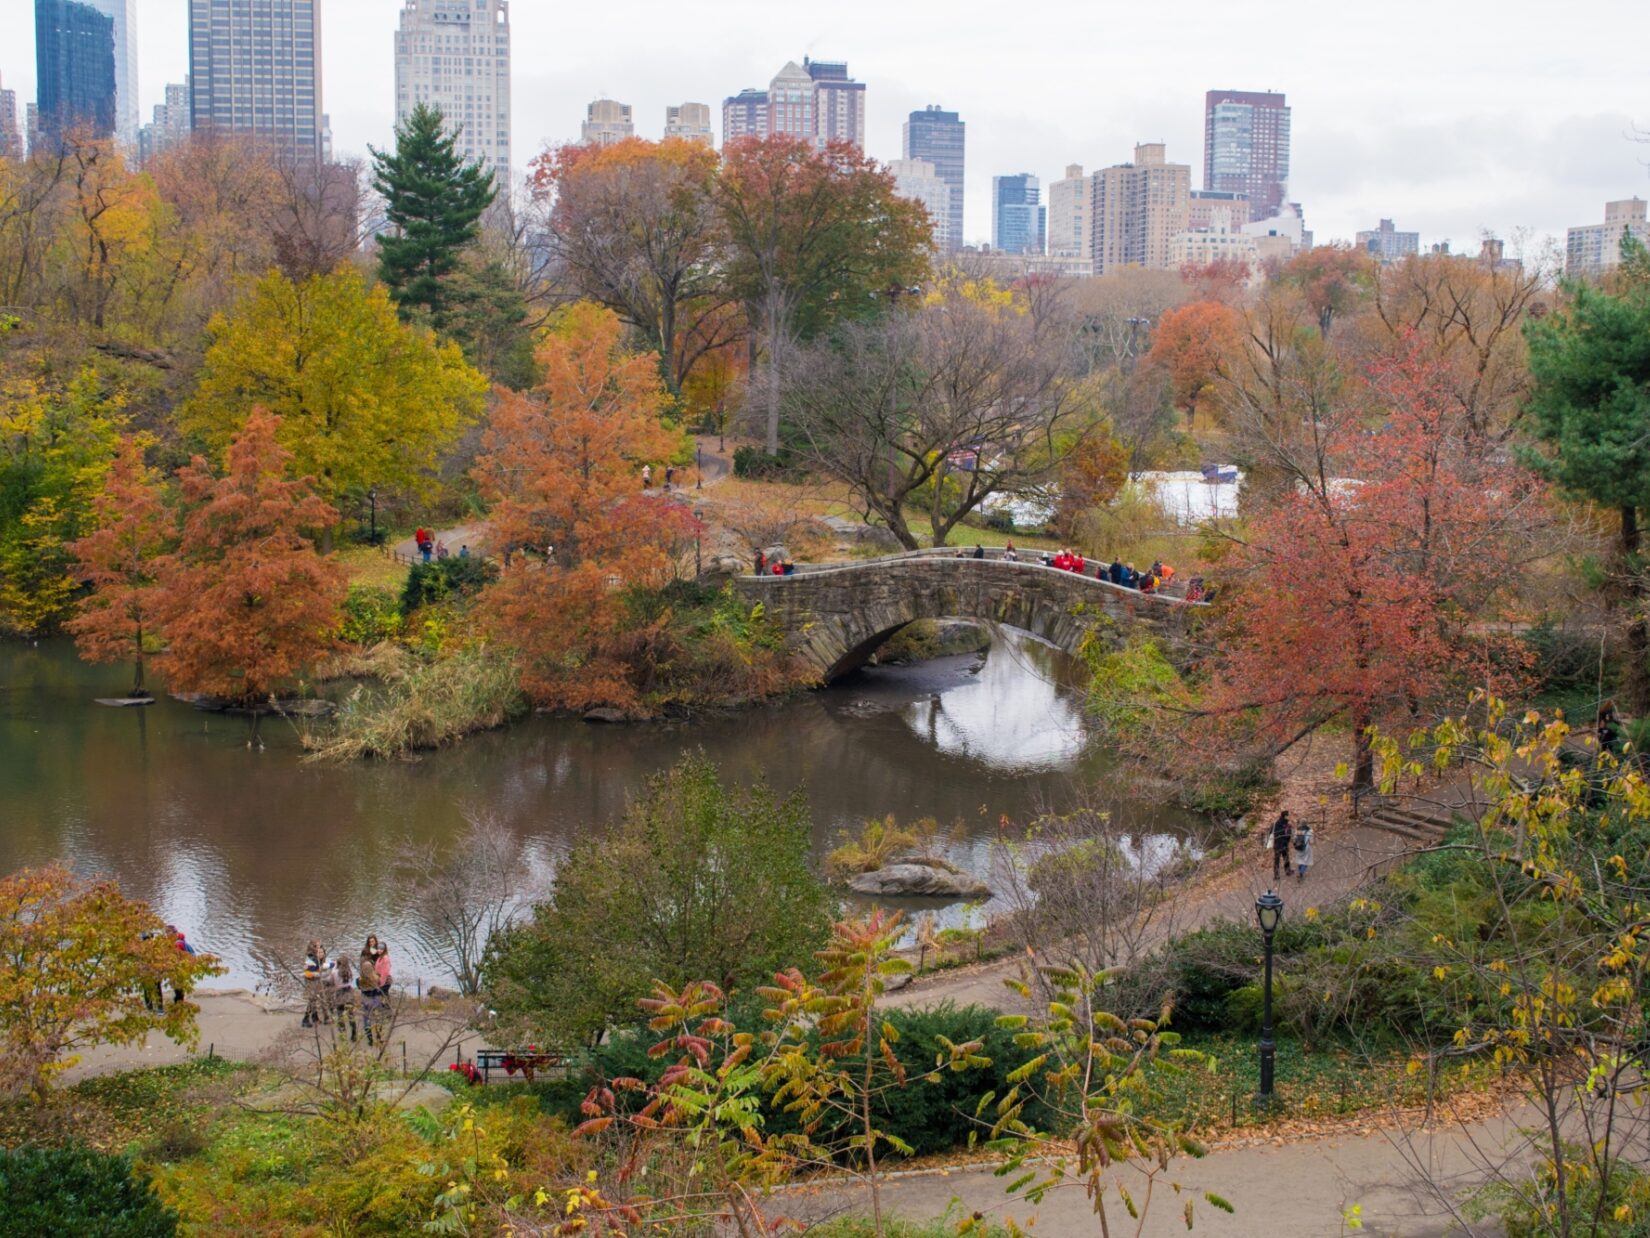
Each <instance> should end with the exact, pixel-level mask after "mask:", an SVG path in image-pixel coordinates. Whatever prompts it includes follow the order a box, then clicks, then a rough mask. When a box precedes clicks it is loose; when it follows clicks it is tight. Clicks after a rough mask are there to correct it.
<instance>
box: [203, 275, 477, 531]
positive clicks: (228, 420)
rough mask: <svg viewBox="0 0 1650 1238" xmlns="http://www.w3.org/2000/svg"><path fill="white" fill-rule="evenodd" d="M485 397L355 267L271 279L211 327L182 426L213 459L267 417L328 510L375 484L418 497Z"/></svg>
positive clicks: (447, 351) (461, 365)
mask: <svg viewBox="0 0 1650 1238" xmlns="http://www.w3.org/2000/svg"><path fill="white" fill-rule="evenodd" d="M485 392H486V380H485V379H484V378H482V376H481V375H480V374H478V373H476V371H475V370H473V369H471V368H470V367H469V366H468V365H466V364H465V362H464V359H463V357H462V356H461V355H460V354H459V350H458V348H457V347H456V346H455V345H453V344H439V343H437V342H436V341H435V340H434V339H432V338H431V336H430V334H429V332H428V331H426V330H423V329H421V328H418V327H410V326H407V325H405V324H403V323H401V322H400V321H398V320H397V318H396V314H395V308H394V306H393V305H391V303H390V299H389V294H388V293H387V292H386V291H385V290H384V289H383V288H382V287H371V288H369V287H368V286H367V284H366V281H365V280H364V279H363V278H362V277H361V274H360V272H359V271H357V270H355V269H354V268H353V267H350V266H342V267H340V268H339V269H338V270H336V271H334V272H331V273H330V274H326V275H316V276H312V277H310V278H309V279H305V280H302V281H300V282H298V283H294V282H293V281H292V280H290V279H288V278H287V277H286V276H285V275H283V274H281V272H279V271H270V272H269V273H268V274H267V275H265V276H264V277H263V279H261V280H259V281H258V284H257V285H256V287H255V288H254V289H253V290H252V292H251V293H250V294H249V295H248V296H247V297H246V298H245V299H243V300H242V301H241V303H240V304H239V305H237V306H236V308H235V309H234V311H233V312H232V313H230V314H229V315H228V316H226V317H220V318H218V319H216V320H214V322H213V324H212V329H211V344H210V346H209V347H208V348H207V351H206V360H205V364H204V365H203V367H202V369H201V376H200V382H199V384H198V385H197V387H196V389H195V394H194V395H193V396H192V397H191V398H190V400H189V402H188V403H187V404H186V405H185V406H184V408H183V410H182V412H181V414H180V416H179V423H180V425H181V427H182V428H183V429H184V430H185V431H187V432H189V433H193V434H197V435H199V436H200V437H201V438H202V439H203V440H204V441H205V442H206V443H207V445H208V446H210V447H212V448H213V449H215V450H216V449H221V448H222V447H223V446H224V445H225V444H226V443H228V442H229V441H230V439H231V438H232V437H233V436H234V435H236V434H237V433H239V432H240V430H241V428H242V427H243V426H244V425H245V424H246V422H247V420H248V417H249V415H250V414H251V412H252V410H253V409H254V408H264V409H267V410H269V411H270V412H271V413H273V414H274V415H275V416H277V417H278V418H279V419H280V420H279V426H280V436H281V446H282V447H283V448H284V449H285V450H287V451H288V452H290V453H291V455H292V459H293V463H294V467H295V468H296V469H297V471H298V472H300V473H306V474H310V475H312V476H313V477H314V478H315V479H316V484H317V488H318V490H319V492H320V494H321V495H322V496H323V497H324V498H326V499H327V500H329V501H334V502H335V501H337V499H338V498H339V497H340V496H341V495H343V494H345V493H346V492H348V491H349V490H351V489H361V490H365V489H366V488H367V487H369V486H374V485H376V486H395V487H400V488H404V489H407V490H412V491H421V490H424V489H426V488H427V487H428V486H429V485H430V484H431V481H432V478H433V476H434V473H435V470H436V466H437V464H438V462H439V461H440V459H441V456H442V453H443V452H444V451H445V449H446V448H447V447H448V446H449V445H450V444H451V443H452V441H453V439H454V438H455V437H456V436H457V435H458V433H459V432H460V431H461V430H462V429H463V428H464V427H465V426H466V425H468V424H469V423H470V422H471V421H472V420H473V419H474V418H476V417H477V416H478V415H479V413H480V410H481V404H482V397H483V396H484V394H485Z"/></svg>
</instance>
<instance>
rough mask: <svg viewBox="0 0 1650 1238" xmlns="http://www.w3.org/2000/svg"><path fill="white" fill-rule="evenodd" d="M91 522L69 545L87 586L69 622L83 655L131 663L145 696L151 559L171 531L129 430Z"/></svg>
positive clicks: (135, 691)
mask: <svg viewBox="0 0 1650 1238" xmlns="http://www.w3.org/2000/svg"><path fill="white" fill-rule="evenodd" d="M94 513H95V515H94V519H95V521H96V528H95V529H94V530H93V531H92V532H91V533H89V534H88V535H87V536H85V537H83V538H81V539H80V540H79V541H77V542H72V543H70V545H69V546H68V547H67V549H68V551H69V553H70V554H72V555H74V557H75V574H76V575H77V576H79V577H80V579H82V580H84V581H85V582H86V583H87V584H88V585H90V586H91V592H90V593H89V594H87V595H86V597H85V599H84V600H83V601H82V602H81V604H80V613H79V614H78V615H76V616H75V617H74V618H73V619H71V620H70V621H69V623H68V628H69V631H70V632H72V633H73V634H74V638H75V648H76V649H78V650H79V651H80V656H81V657H82V658H85V659H86V660H87V661H88V662H124V661H127V660H128V659H130V660H131V662H132V691H131V695H132V696H147V695H148V691H147V689H145V687H144V683H143V658H144V649H143V642H144V639H145V637H149V638H153V637H155V636H156V635H157V634H156V632H155V631H154V624H153V620H152V618H151V617H152V616H153V614H154V611H155V603H156V598H155V571H156V560H157V559H158V558H159V556H160V554H161V552H162V551H163V550H164V549H165V547H166V542H167V538H168V537H169V535H170V534H171V532H172V521H171V516H170V513H169V512H168V511H167V510H166V506H165V504H164V503H163V502H162V500H161V494H160V484H159V479H158V478H157V477H156V475H155V471H154V470H153V469H151V468H150V467H149V466H148V464H146V463H145V462H144V459H143V443H142V441H141V440H140V439H138V438H135V437H132V436H130V435H128V436H127V437H125V438H123V439H122V440H121V443H120V454H119V455H117V456H116V457H115V462H114V465H113V467H112V468H110V470H109V476H108V478H107V480H106V481H105V482H104V486H103V489H102V490H101V491H99V493H98V496H97V498H96V500H95V501H94Z"/></svg>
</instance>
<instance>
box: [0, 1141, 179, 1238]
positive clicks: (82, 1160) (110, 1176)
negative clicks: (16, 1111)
mask: <svg viewBox="0 0 1650 1238" xmlns="http://www.w3.org/2000/svg"><path fill="white" fill-rule="evenodd" d="M0 1200H4V1201H5V1205H4V1207H3V1208H0V1238H38V1235H41V1234H74V1235H76V1236H77V1238H81V1236H85V1238H171V1235H173V1234H176V1233H177V1231H178V1218H177V1214H176V1213H175V1212H173V1211H172V1210H171V1209H170V1208H168V1207H166V1206H165V1205H164V1204H163V1203H161V1201H160V1199H159V1198H158V1197H157V1196H156V1195H155V1193H154V1191H153V1190H151V1189H150V1185H149V1179H148V1176H147V1175H145V1174H141V1173H138V1172H136V1171H134V1170H133V1168H132V1163H131V1162H130V1161H128V1160H127V1159H126V1158H125V1157H122V1156H111V1155H109V1154H107V1153H104V1152H96V1151H93V1150H92V1149H91V1148H88V1147H85V1146H83V1145H78V1144H75V1145H70V1146H68V1147H63V1148H0Z"/></svg>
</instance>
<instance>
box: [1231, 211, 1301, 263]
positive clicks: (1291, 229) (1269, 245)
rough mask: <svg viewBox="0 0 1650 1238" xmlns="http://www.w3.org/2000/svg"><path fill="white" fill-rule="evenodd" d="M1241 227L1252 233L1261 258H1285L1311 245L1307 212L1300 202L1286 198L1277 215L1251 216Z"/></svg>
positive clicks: (1264, 259) (1246, 232) (1267, 259)
mask: <svg viewBox="0 0 1650 1238" xmlns="http://www.w3.org/2000/svg"><path fill="white" fill-rule="evenodd" d="M1240 231H1242V232H1243V234H1244V235H1245V236H1251V237H1254V239H1255V245H1256V248H1257V250H1258V251H1259V257H1260V260H1261V261H1262V262H1269V261H1271V260H1272V259H1278V260H1280V261H1283V260H1287V259H1290V258H1293V257H1294V256H1295V255H1296V254H1298V253H1300V252H1301V251H1302V250H1306V249H1311V248H1312V232H1311V229H1309V228H1308V227H1307V226H1306V215H1305V213H1304V212H1303V211H1302V210H1301V204H1300V203H1299V202H1285V203H1284V204H1283V207H1282V209H1281V210H1279V211H1278V213H1277V214H1276V215H1273V216H1272V217H1271V218H1269V219H1255V220H1251V221H1250V222H1248V223H1246V224H1244V225H1243V227H1242V229H1240Z"/></svg>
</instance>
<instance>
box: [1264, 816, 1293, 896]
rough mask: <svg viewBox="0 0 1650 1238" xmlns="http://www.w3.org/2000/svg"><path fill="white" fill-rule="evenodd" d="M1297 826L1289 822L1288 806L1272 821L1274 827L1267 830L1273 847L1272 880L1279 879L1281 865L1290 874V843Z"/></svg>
mask: <svg viewBox="0 0 1650 1238" xmlns="http://www.w3.org/2000/svg"><path fill="white" fill-rule="evenodd" d="M1294 834H1295V827H1294V826H1292V825H1291V824H1290V823H1289V810H1288V809H1287V808H1286V809H1284V810H1283V812H1282V813H1280V814H1279V815H1278V819H1277V820H1276V821H1274V822H1272V828H1271V830H1270V831H1268V832H1267V835H1266V840H1267V842H1268V843H1270V844H1271V847H1272V880H1273V881H1276V880H1277V879H1278V869H1279V867H1280V866H1281V867H1282V869H1283V875H1284V876H1285V877H1287V876H1289V843H1290V841H1291V840H1292V839H1293V838H1294Z"/></svg>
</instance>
